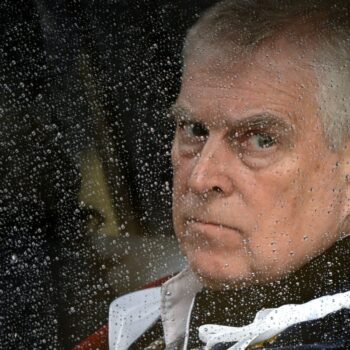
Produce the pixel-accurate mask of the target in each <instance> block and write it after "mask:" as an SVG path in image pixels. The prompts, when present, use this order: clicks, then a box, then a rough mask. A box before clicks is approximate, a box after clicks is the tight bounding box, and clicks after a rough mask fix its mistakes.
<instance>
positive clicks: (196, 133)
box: [179, 122, 209, 140]
mask: <svg viewBox="0 0 350 350" xmlns="http://www.w3.org/2000/svg"><path fill="white" fill-rule="evenodd" d="M179 128H180V129H181V130H183V131H184V133H185V135H186V137H189V138H196V139H199V140H205V139H206V138H207V136H208V135H209V130H208V128H207V127H206V126H205V125H204V124H202V123H198V122H180V123H179Z"/></svg>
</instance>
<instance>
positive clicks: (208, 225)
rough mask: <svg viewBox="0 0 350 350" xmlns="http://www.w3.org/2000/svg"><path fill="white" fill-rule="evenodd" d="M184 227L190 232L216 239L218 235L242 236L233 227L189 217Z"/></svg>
mask: <svg viewBox="0 0 350 350" xmlns="http://www.w3.org/2000/svg"><path fill="white" fill-rule="evenodd" d="M186 227H187V228H188V229H190V230H193V231H196V232H198V233H202V234H204V235H206V236H211V237H217V236H218V235H225V234H230V235H232V234H233V235H237V234H239V235H242V234H243V232H242V231H241V230H240V229H238V228H237V227H234V226H228V225H226V224H223V223H221V222H217V221H215V220H201V219H198V218H194V217H191V218H189V219H187V220H186Z"/></svg>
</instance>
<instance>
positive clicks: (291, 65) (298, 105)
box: [177, 37, 318, 122]
mask: <svg viewBox="0 0 350 350" xmlns="http://www.w3.org/2000/svg"><path fill="white" fill-rule="evenodd" d="M311 62H312V56H311V54H310V53H308V52H307V51H306V49H305V45H298V43H296V44H295V43H294V44H290V43H289V42H288V38H284V37H281V38H278V39H277V40H274V42H271V43H268V44H266V45H263V46H261V47H260V48H258V49H256V50H254V51H252V52H250V53H248V54H245V55H243V54H240V55H235V56H232V57H229V56H228V55H227V54H225V55H220V52H214V53H213V52H210V50H208V53H207V54H205V52H204V51H202V54H201V56H199V55H194V56H192V57H190V58H189V60H188V61H187V62H186V65H185V68H184V74H183V80H182V87H181V91H180V95H179V97H178V101H177V104H178V105H180V106H181V107H183V108H185V109H186V110H188V111H191V113H193V114H195V115H197V116H202V115H206V118H209V116H210V118H211V119H213V118H220V119H221V120H222V118H223V116H225V115H229V116H230V117H229V118H231V119H232V118H242V117H244V116H245V115H246V114H252V113H254V112H258V113H261V112H274V113H275V114H282V115H285V116H286V117H289V118H292V119H299V122H300V120H303V117H305V116H304V114H305V113H306V112H308V113H310V112H311V110H312V113H313V114H317V101H316V93H317V88H318V84H317V79H316V75H315V71H314V69H313V68H312V66H311Z"/></svg>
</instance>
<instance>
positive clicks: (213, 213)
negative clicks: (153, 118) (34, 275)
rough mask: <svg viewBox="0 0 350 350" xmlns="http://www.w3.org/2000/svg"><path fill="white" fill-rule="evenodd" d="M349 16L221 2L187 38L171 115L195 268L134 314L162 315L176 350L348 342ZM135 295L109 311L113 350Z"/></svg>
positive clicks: (335, 6)
mask: <svg viewBox="0 0 350 350" xmlns="http://www.w3.org/2000/svg"><path fill="white" fill-rule="evenodd" d="M349 19H350V17H349V4H348V3H347V2H342V1H334V2H327V3H324V2H323V3H322V4H321V3H320V2H318V1H273V0H268V1H257V0H256V1H253V0H252V1H230V0H226V1H223V2H220V3H219V4H217V5H216V6H214V7H213V8H212V9H210V10H209V11H207V12H206V13H205V14H204V15H203V16H202V17H201V18H200V19H199V21H198V22H197V23H196V24H195V25H194V27H192V28H191V30H190V31H189V33H188V35H187V38H186V42H185V47H184V70H183V77H182V86H181V91H180V94H179V96H178V99H177V101H176V103H175V104H174V106H173V107H172V108H171V115H173V116H174V118H175V120H176V123H177V128H176V135H175V139H174V143H173V150H172V162H173V168H174V188H173V191H174V192H173V193H174V194H173V221H174V228H175V232H176V235H177V237H178V239H179V241H180V244H181V247H182V250H183V252H184V254H185V255H186V257H187V259H188V262H189V266H190V267H189V268H188V269H187V270H186V271H183V272H182V273H180V274H179V275H177V276H175V277H173V278H172V279H171V280H169V281H168V282H166V283H165V284H164V285H163V286H162V290H161V291H159V290H158V289H154V290H153V291H148V292H147V293H148V294H147V296H145V297H144V303H141V304H142V305H143V306H141V309H142V310H141V309H140V310H138V311H135V310H134V312H132V313H131V315H130V317H131V318H130V325H131V326H132V325H133V324H135V322H136V321H135V319H137V317H136V315H138V317H139V318H140V319H144V320H145V322H144V325H146V324H147V325H148V324H149V325H151V324H152V323H153V321H154V320H156V319H157V317H158V312H157V310H158V309H159V308H160V314H161V320H162V327H163V331H164V343H165V346H166V348H167V349H185V348H198V347H201V346H202V345H204V343H207V346H208V347H207V348H210V347H211V346H213V348H215V349H219V348H220V349H228V348H230V349H231V348H232V349H245V348H246V347H248V346H250V345H252V344H255V347H257V348H263V347H270V348H285V349H296V348H298V349H301V348H302V349H306V348H307V349H311V348H312V349H326V348H332V349H335V348H337V349H338V348H346V347H347V346H349V344H350V343H349V340H350V326H349V320H350V312H349V309H348V307H350V302H349V298H350V296H349V295H348V294H339V293H340V292H346V291H347V290H348V289H349V281H348V280H349V277H348V276H349V275H348V272H349V271H348V267H347V266H346V265H347V259H348V257H349V250H348V240H347V239H346V238H345V237H346V235H347V232H348V217H349V214H350V207H349V199H350V183H349V174H350V149H349V146H350V143H349V125H350V119H349V117H348V112H349V111H350V106H349V103H350V100H349V93H350V86H349V84H350V67H349V62H350V61H349V59H350V56H349V55H350V41H349V40H350V23H349ZM135 295H136V294H134V295H133V294H131V295H129V296H127V297H126V299H123V298H121V299H118V300H117V301H116V302H115V303H114V304H113V305H112V307H111V314H110V317H111V322H110V340H111V346H112V347H115V346H116V345H115V344H116V343H117V340H116V336H115V335H116V334H120V330H121V328H120V324H121V321H123V320H124V321H125V319H126V318H125V317H126V316H121V310H124V311H125V310H126V311H128V307H127V305H129V304H130V305H135V303H136V300H139V298H141V300H142V294H137V297H135ZM326 295H334V296H333V297H331V299H330V298H329V297H326V298H321V299H319V298H320V297H322V296H326ZM308 301H312V302H311V303H308V304H305V305H301V306H300V307H298V308H295V306H293V305H290V304H295V303H298V304H303V303H306V302H308ZM146 304H147V307H146V306H145V305H146ZM348 304H349V305H348ZM283 305H284V308H283V309H281V310H282V311H281V310H274V311H273V312H274V313H273V314H270V315H269V317H268V318H267V317H265V316H266V315H267V314H266V312H263V313H260V314H258V316H257V318H256V322H255V323H254V324H253V325H251V326H249V327H248V328H240V329H238V330H237V329H233V328H230V329H228V328H224V327H211V326H204V328H203V327H202V328H199V330H200V335H199V337H198V327H200V326H202V325H203V324H206V323H218V324H220V325H226V326H239V327H242V326H244V325H247V324H249V323H251V322H253V319H254V316H255V315H256V313H257V312H258V311H259V310H262V309H264V308H271V307H273V308H278V307H280V306H283ZM150 310H152V312H151V311H150ZM127 313H128V312H127ZM316 314H317V315H316ZM271 315H272V316H271ZM273 315H275V318H276V319H278V322H277V321H273V318H274V316H273ZM262 319H263V321H261V320H262ZM124 321H123V322H124ZM260 321H261V322H260ZM259 322H260V323H259ZM271 322H272V323H271ZM276 322H277V323H276ZM144 328H147V327H146V326H145V327H144ZM118 332H119V333H118ZM151 332H155V331H151ZM136 333H137V332H136ZM136 333H133V334H132V335H131V333H130V334H129V333H125V337H126V338H129V340H130V342H129V343H128V344H127V346H126V347H125V348H127V347H128V346H130V344H131V343H133V341H134V340H135V339H136V338H137V337H138V336H139V335H140V334H141V333H140V334H138V333H137V334H136ZM126 334H127V335H126ZM133 337H134V338H135V339H133ZM203 341H204V343H203ZM120 344H121V343H119V345H120ZM156 344H160V342H159V341H158V342H156V343H153V348H156ZM162 346H163V345H162ZM115 348H118V349H122V348H123V346H122V345H120V347H118V346H117V347H115Z"/></svg>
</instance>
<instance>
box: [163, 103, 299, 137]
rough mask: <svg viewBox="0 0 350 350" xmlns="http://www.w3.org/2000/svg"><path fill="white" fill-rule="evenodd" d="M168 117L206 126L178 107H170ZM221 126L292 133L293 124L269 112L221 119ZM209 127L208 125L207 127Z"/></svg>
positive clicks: (234, 129)
mask: <svg viewBox="0 0 350 350" xmlns="http://www.w3.org/2000/svg"><path fill="white" fill-rule="evenodd" d="M168 115H169V116H170V117H171V118H173V119H175V121H177V122H179V121H187V122H193V123H202V124H207V123H205V122H203V121H201V120H200V119H198V118H196V117H195V116H194V115H193V114H192V113H191V111H189V110H188V109H187V108H184V107H182V106H179V105H176V104H174V105H172V106H171V107H170V108H169V112H168ZM222 121H223V125H224V126H225V127H227V128H229V129H231V130H233V131H236V132H239V131H241V132H242V131H245V132H246V131H249V130H250V129H252V130H256V129H257V128H260V129H261V130H264V129H266V128H271V127H274V128H276V129H278V130H281V129H282V130H283V131H284V132H285V133H290V132H294V130H295V128H294V124H293V123H292V122H289V121H286V120H285V119H284V118H281V117H279V116H276V115H274V114H272V113H269V112H263V113H258V114H253V115H251V116H247V117H244V118H242V119H236V120H231V119H229V118H228V117H223V118H222ZM209 126H210V125H209Z"/></svg>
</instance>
